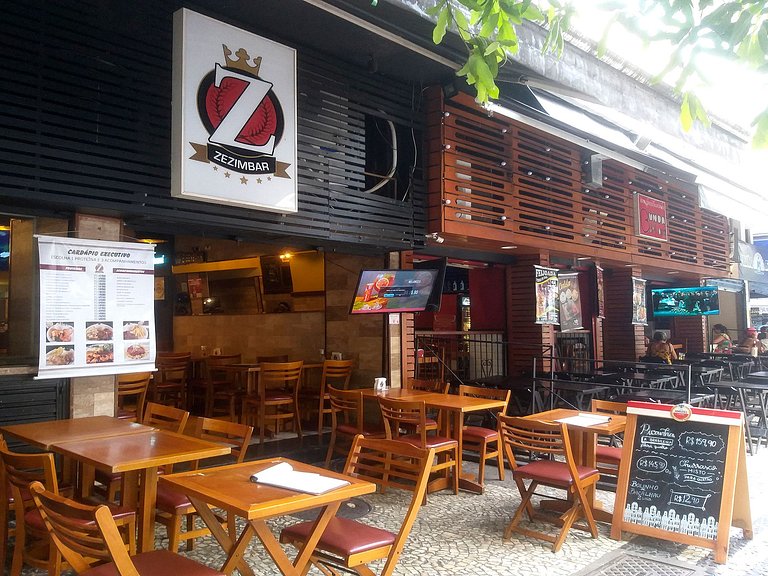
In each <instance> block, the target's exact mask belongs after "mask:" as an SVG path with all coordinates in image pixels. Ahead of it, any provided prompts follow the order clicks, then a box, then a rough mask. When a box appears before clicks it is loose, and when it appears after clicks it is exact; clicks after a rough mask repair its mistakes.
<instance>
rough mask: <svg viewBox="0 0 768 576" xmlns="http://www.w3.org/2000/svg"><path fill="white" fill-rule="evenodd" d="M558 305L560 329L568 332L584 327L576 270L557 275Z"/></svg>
mask: <svg viewBox="0 0 768 576" xmlns="http://www.w3.org/2000/svg"><path fill="white" fill-rule="evenodd" d="M557 282H558V298H557V299H558V302H559V305H560V331H561V332H570V331H571V330H579V329H581V328H583V327H584V325H583V323H582V319H581V295H580V294H579V274H578V272H569V273H566V274H563V273H560V274H558V275H557Z"/></svg>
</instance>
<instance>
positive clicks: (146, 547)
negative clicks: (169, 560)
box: [123, 466, 157, 552]
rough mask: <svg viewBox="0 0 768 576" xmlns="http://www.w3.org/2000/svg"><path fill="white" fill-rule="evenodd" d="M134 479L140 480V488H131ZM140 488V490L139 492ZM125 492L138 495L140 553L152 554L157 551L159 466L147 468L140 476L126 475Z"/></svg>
mask: <svg viewBox="0 0 768 576" xmlns="http://www.w3.org/2000/svg"><path fill="white" fill-rule="evenodd" d="M133 479H139V484H140V487H133V486H131V489H130V491H129V490H128V487H129V484H132V483H133V482H134V480H133ZM137 488H140V490H137ZM123 490H125V491H126V493H127V494H128V493H129V492H130V493H133V494H137V492H138V497H139V502H138V504H139V505H138V508H137V510H138V518H137V519H136V523H137V524H138V527H139V538H138V549H139V552H150V551H152V550H154V549H155V502H156V501H157V466H152V467H150V468H145V469H144V470H142V471H141V473H140V474H138V475H137V474H136V473H128V472H127V473H126V474H125V475H124V477H123Z"/></svg>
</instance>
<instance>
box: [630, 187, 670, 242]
mask: <svg viewBox="0 0 768 576" xmlns="http://www.w3.org/2000/svg"><path fill="white" fill-rule="evenodd" d="M635 233H636V234H637V235H638V236H641V237H643V238H650V239H652V240H656V241H658V242H669V219H668V217H667V203H666V202H665V201H664V200H659V199H658V198H654V197H653V196H647V195H646V194H640V193H637V194H635Z"/></svg>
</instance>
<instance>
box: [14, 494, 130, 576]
mask: <svg viewBox="0 0 768 576" xmlns="http://www.w3.org/2000/svg"><path fill="white" fill-rule="evenodd" d="M29 490H30V492H31V494H32V497H33V498H34V503H35V505H36V506H37V509H38V510H39V511H40V515H41V516H42V517H43V520H44V521H45V525H46V527H47V528H48V533H49V534H50V536H51V540H52V541H53V543H54V544H55V545H56V548H58V549H59V552H60V553H61V555H62V556H63V557H64V558H65V559H66V560H67V562H69V564H70V565H71V566H72V569H73V570H74V571H75V572H76V573H78V574H80V573H81V572H85V571H86V570H88V568H90V567H91V566H92V565H94V564H97V563H102V562H105V561H110V560H112V561H113V562H114V563H115V565H116V567H117V573H118V574H120V576H139V573H138V571H137V570H136V567H135V566H134V564H133V562H132V561H131V558H130V556H129V555H128V551H127V550H126V548H125V544H124V543H123V539H122V537H121V536H120V532H119V531H118V529H117V525H116V524H115V520H114V518H113V517H112V513H111V512H110V510H109V508H108V507H107V506H106V505H103V504H102V505H99V506H90V505H87V504H81V503H79V502H75V501H74V500H70V499H69V498H64V497H63V496H59V495H58V494H57V493H55V492H53V491H50V490H46V488H45V486H43V485H42V484H41V483H40V482H33V483H32V484H31V485H30V486H29Z"/></svg>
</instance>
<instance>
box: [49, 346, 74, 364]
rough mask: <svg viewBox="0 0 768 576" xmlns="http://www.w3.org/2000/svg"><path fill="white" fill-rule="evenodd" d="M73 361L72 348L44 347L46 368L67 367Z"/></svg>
mask: <svg viewBox="0 0 768 576" xmlns="http://www.w3.org/2000/svg"><path fill="white" fill-rule="evenodd" d="M74 361H75V347H74V346H48V347H46V354H45V365H46V366H68V365H69V364H72V363H73V362H74Z"/></svg>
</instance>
